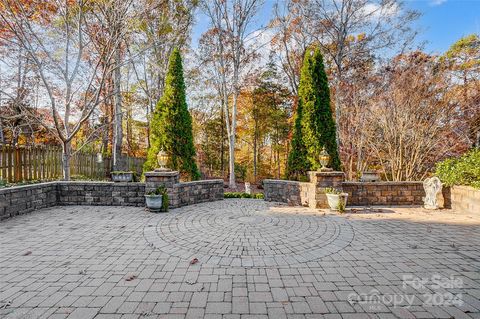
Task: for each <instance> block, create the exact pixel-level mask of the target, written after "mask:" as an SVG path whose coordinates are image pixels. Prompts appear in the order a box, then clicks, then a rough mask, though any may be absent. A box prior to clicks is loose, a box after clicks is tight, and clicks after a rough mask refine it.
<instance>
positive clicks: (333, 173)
mask: <svg viewBox="0 0 480 319" xmlns="http://www.w3.org/2000/svg"><path fill="white" fill-rule="evenodd" d="M308 175H316V176H337V175H345V173H344V172H340V171H308Z"/></svg>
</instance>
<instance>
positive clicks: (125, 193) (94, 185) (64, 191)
mask: <svg viewBox="0 0 480 319" xmlns="http://www.w3.org/2000/svg"><path fill="white" fill-rule="evenodd" d="M57 185H58V186H57V187H58V201H57V204H58V205H106V206H144V205H145V197H144V195H145V184H144V183H113V182H58V184H57Z"/></svg>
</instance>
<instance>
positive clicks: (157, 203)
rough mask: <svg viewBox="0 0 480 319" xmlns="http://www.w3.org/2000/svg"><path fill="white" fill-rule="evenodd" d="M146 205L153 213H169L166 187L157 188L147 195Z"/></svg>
mask: <svg viewBox="0 0 480 319" xmlns="http://www.w3.org/2000/svg"><path fill="white" fill-rule="evenodd" d="M145 203H146V205H147V208H148V209H149V210H150V211H152V212H155V213H157V212H166V211H168V193H167V188H166V187H165V186H160V187H157V189H155V190H154V191H153V192H149V193H147V194H145Z"/></svg>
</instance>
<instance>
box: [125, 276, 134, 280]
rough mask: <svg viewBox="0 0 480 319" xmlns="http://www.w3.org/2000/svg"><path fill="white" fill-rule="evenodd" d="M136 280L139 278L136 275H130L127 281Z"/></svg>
mask: <svg viewBox="0 0 480 319" xmlns="http://www.w3.org/2000/svg"><path fill="white" fill-rule="evenodd" d="M135 278H137V276H136V275H130V276H128V277H127V278H125V281H132V280H134V279H135Z"/></svg>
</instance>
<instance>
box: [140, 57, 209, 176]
mask: <svg viewBox="0 0 480 319" xmlns="http://www.w3.org/2000/svg"><path fill="white" fill-rule="evenodd" d="M162 148H163V149H164V150H165V152H167V154H168V155H169V156H170V160H169V163H168V167H169V168H172V169H175V170H179V171H180V173H182V175H187V176H189V177H190V179H192V180H197V179H199V177H200V173H199V171H198V167H197V164H196V163H195V147H194V145H193V133H192V118H191V116H190V113H189V112H188V107H187V101H186V96H185V81H184V79H183V66H182V57H181V56H180V51H179V50H178V49H174V50H173V52H172V54H171V55H170V59H169V61H168V71H167V75H166V78H165V90H164V93H163V95H162V97H161V98H160V100H159V101H158V103H157V106H156V108H155V111H154V112H153V116H152V120H151V123H150V149H149V150H148V155H147V161H146V162H145V165H144V171H149V170H152V169H154V168H155V167H156V166H157V165H156V162H157V158H156V156H157V153H158V151H159V150H160V149H162Z"/></svg>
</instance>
